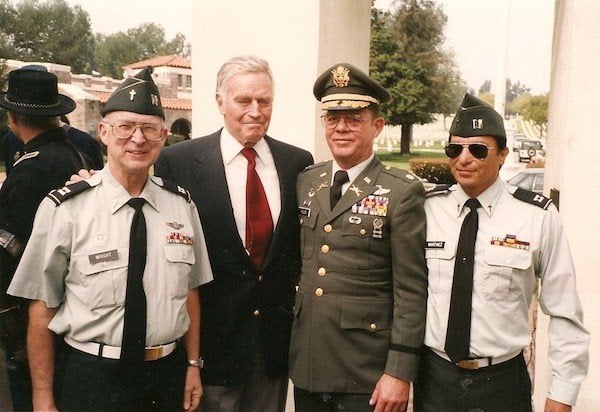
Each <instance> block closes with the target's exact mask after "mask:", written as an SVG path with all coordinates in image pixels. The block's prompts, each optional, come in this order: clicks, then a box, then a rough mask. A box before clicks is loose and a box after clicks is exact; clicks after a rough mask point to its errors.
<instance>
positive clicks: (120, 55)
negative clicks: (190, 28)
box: [94, 23, 190, 78]
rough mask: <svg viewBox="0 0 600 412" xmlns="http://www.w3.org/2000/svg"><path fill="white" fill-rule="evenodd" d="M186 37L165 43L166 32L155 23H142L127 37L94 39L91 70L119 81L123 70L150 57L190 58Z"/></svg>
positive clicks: (100, 35)
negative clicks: (176, 55)
mask: <svg viewBox="0 0 600 412" xmlns="http://www.w3.org/2000/svg"><path fill="white" fill-rule="evenodd" d="M189 50H190V47H189V44H187V43H186V41H185V36H184V35H183V34H181V33H178V34H177V35H176V36H175V37H174V38H173V39H172V40H170V41H166V40H165V30H164V28H163V27H162V26H160V25H157V24H154V23H143V24H141V25H140V26H138V27H136V28H132V29H129V30H127V32H126V33H123V32H118V33H115V34H111V35H108V36H107V35H103V34H97V35H96V48H95V51H94V62H95V64H94V69H95V70H97V71H99V72H100V73H102V74H103V75H105V76H111V77H115V78H120V77H122V75H123V66H126V65H128V64H131V63H135V62H137V61H140V60H145V59H149V58H151V57H155V56H160V55H168V54H178V55H184V56H185V55H189Z"/></svg>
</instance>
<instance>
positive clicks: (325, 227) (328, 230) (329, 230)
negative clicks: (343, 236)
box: [323, 225, 333, 233]
mask: <svg viewBox="0 0 600 412" xmlns="http://www.w3.org/2000/svg"><path fill="white" fill-rule="evenodd" d="M323 230H324V231H325V232H327V233H329V232H331V231H332V230H333V227H332V226H331V225H325V226H323Z"/></svg>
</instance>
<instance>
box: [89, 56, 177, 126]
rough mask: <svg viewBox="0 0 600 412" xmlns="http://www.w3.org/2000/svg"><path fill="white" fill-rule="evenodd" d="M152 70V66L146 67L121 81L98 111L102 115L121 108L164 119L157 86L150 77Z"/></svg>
mask: <svg viewBox="0 0 600 412" xmlns="http://www.w3.org/2000/svg"><path fill="white" fill-rule="evenodd" d="M152 70H153V68H152V67H150V66H149V67H146V68H145V69H142V70H141V71H140V72H139V73H137V74H136V75H135V76H133V77H128V78H127V79H125V80H123V83H121V85H120V86H119V87H117V89H116V90H115V91H114V93H113V94H112V95H111V96H110V97H109V98H108V100H107V101H106V104H105V105H104V107H103V108H102V110H101V112H100V113H101V114H102V116H106V115H107V114H108V113H110V112H116V111H120V110H122V111H125V112H133V113H139V114H149V115H153V116H160V117H161V118H162V119H163V120H164V119H165V112H164V110H163V108H162V103H161V101H160V94H159V93H158V87H156V84H155V83H154V80H153V79H152Z"/></svg>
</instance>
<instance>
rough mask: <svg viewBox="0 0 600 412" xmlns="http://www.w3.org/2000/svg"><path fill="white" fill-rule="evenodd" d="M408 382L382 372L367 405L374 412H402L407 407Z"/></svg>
mask: <svg viewBox="0 0 600 412" xmlns="http://www.w3.org/2000/svg"><path fill="white" fill-rule="evenodd" d="M409 392H410V382H409V381H405V380H402V379H398V378H394V377H393V376H390V375H386V374H383V375H381V378H379V381H378V382H377V385H375V390H374V391H373V394H372V395H371V400H370V401H369V405H371V406H375V412H383V411H386V412H387V411H390V412H403V411H406V408H407V407H408V396H409Z"/></svg>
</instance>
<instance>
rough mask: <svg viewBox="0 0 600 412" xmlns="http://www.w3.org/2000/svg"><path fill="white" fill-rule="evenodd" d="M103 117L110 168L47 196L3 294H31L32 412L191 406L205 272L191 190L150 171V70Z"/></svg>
mask: <svg viewBox="0 0 600 412" xmlns="http://www.w3.org/2000/svg"><path fill="white" fill-rule="evenodd" d="M102 115H103V116H104V117H103V119H102V121H101V122H100V124H99V125H98V134H99V136H100V138H101V139H102V142H103V143H104V144H105V145H106V146H107V153H108V163H107V166H106V167H105V168H104V169H103V170H102V171H100V172H99V173H96V174H95V175H94V176H92V177H91V178H90V179H89V180H87V181H81V182H79V183H77V184H75V185H71V186H68V187H65V188H62V189H59V190H55V191H53V192H51V193H50V194H49V195H48V197H47V198H46V199H44V201H43V202H42V203H41V205H40V208H39V210H38V213H37V215H36V220H35V224H34V228H33V232H32V235H31V239H30V241H29V243H28V245H27V248H26V249H25V252H24V255H23V259H22V261H21V264H20V265H19V267H18V269H17V271H16V273H15V276H14V279H13V281H12V283H11V285H10V288H9V291H8V292H9V293H10V294H12V295H15V296H20V297H23V298H27V299H31V300H33V302H32V303H31V304H30V309H29V315H30V316H29V318H30V321H29V334H28V348H29V361H30V364H32V365H35V367H32V369H31V373H32V383H33V403H34V407H35V409H36V410H55V409H56V407H58V408H60V409H64V410H73V411H74V410H94V411H95V410H106V411H113V410H140V411H141V410H144V411H146V410H163V411H174V410H180V409H181V408H182V407H183V409H186V410H187V409H194V408H196V407H197V405H198V403H199V399H200V396H201V383H200V372H199V369H200V367H201V360H200V358H199V352H198V351H199V326H200V325H199V318H200V307H199V299H198V291H197V287H198V286H199V285H201V284H203V283H206V282H208V281H210V280H211V279H212V272H211V269H210V266H209V263H208V255H207V253H206V248H205V243H204V235H203V232H202V228H201V225H200V221H199V219H198V214H197V211H196V207H195V205H194V203H193V202H192V201H191V198H190V195H189V192H187V191H186V190H185V189H182V188H181V187H178V186H176V185H173V184H170V183H168V182H167V181H163V180H162V179H159V178H155V177H152V178H151V177H149V174H148V172H149V169H150V167H151V166H152V164H153V163H154V162H155V161H156V159H157V157H158V155H159V153H160V150H161V149H162V147H163V145H164V142H165V139H166V135H167V133H166V130H165V128H164V127H163V122H164V117H165V116H164V111H163V109H162V106H161V104H160V97H159V94H158V89H157V87H156V85H155V84H154V81H153V80H152V77H151V69H150V68H147V69H144V70H142V71H141V72H140V73H138V74H137V75H136V76H134V77H132V78H129V79H126V80H125V81H124V82H123V83H122V84H121V86H120V87H119V88H118V89H117V90H116V91H115V92H114V93H113V95H112V96H111V97H110V98H109V99H108V101H107V103H106V105H105V106H104V108H103V109H102ZM129 228H131V229H129ZM54 334H57V335H59V336H60V337H61V338H62V342H60V349H61V350H60V351H59V352H58V355H59V356H58V357H57V363H56V365H57V374H56V378H54V361H55V349H54V342H55V340H54V336H55V335H54ZM184 389H185V390H184Z"/></svg>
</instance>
